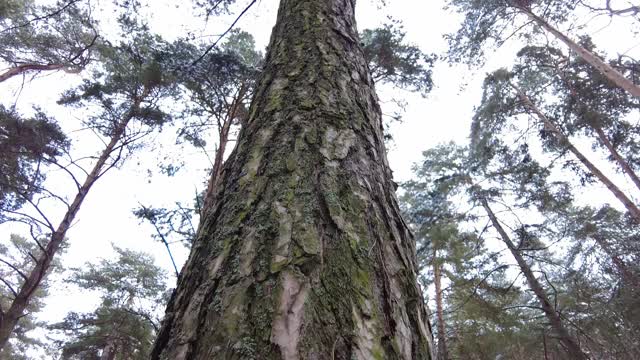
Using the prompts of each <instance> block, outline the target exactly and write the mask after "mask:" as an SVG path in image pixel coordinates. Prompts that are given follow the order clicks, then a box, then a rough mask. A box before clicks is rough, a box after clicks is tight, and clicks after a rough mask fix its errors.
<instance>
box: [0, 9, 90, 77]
mask: <svg viewBox="0 0 640 360" xmlns="http://www.w3.org/2000/svg"><path fill="white" fill-rule="evenodd" d="M89 6H90V5H89V4H85V2H84V1H82V0H67V1H56V2H55V3H53V4H49V5H37V4H36V2H35V1H31V0H28V1H14V0H10V1H3V2H2V4H0V61H1V62H4V63H5V65H8V66H12V67H13V66H21V65H60V66H61V68H62V69H64V70H66V71H71V72H76V71H80V70H82V69H84V67H85V66H86V65H87V64H88V63H89V62H90V61H91V60H92V51H91V49H92V47H93V46H94V45H95V44H96V41H97V38H98V35H97V33H96V31H95V29H94V23H93V20H92V19H91V16H90V11H89ZM56 69H59V68H56Z"/></svg>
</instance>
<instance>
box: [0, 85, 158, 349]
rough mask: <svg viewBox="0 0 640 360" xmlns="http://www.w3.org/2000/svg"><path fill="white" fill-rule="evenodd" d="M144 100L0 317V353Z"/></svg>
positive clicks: (96, 166)
mask: <svg viewBox="0 0 640 360" xmlns="http://www.w3.org/2000/svg"><path fill="white" fill-rule="evenodd" d="M144 96H146V91H145V92H144V94H143V96H141V97H139V98H138V99H136V101H135V103H134V105H133V107H132V110H131V111H130V113H129V114H128V115H127V116H125V117H124V118H123V119H122V121H121V122H119V123H118V124H116V126H115V128H114V131H113V134H112V135H111V139H110V141H109V143H108V144H107V146H106V147H105V148H104V150H102V153H101V154H100V157H99V158H98V161H97V162H96V163H95V164H94V166H93V168H92V169H91V172H90V173H89V174H88V175H87V177H86V179H85V181H84V183H83V184H82V185H81V186H80V187H79V188H78V192H77V193H76V195H75V197H74V199H73V202H72V203H71V204H70V205H69V207H68V209H67V212H66V213H65V214H64V217H63V218H62V221H61V222H60V223H59V224H58V226H57V228H56V229H55V231H53V233H52V234H51V237H50V238H49V242H48V243H47V245H46V246H45V248H44V250H43V251H42V253H41V254H40V255H39V256H38V257H37V260H36V264H35V266H34V268H33V269H32V270H31V272H30V273H29V275H27V278H26V279H25V281H24V283H23V284H22V286H21V287H20V290H19V291H18V294H17V296H16V297H15V298H14V299H13V301H12V302H11V305H10V306H9V308H8V309H7V311H5V312H3V313H2V314H1V316H0V349H2V348H3V347H4V346H5V345H6V343H7V341H8V340H9V338H10V337H11V333H12V332H13V329H14V328H15V326H16V324H17V323H18V321H19V320H20V318H21V317H22V316H24V310H25V309H26V308H27V306H28V304H29V301H30V300H31V296H32V295H33V293H34V292H35V291H36V290H37V289H38V287H39V286H40V283H41V282H42V280H43V279H44V278H45V276H46V275H47V272H48V271H49V268H50V267H51V263H52V261H53V258H54V257H55V256H56V255H57V253H58V251H59V250H60V246H62V243H63V242H64V239H65V237H66V234H67V231H68V230H69V228H70V227H71V224H72V223H73V220H74V219H75V218H76V216H77V215H78V212H79V211H80V207H81V206H82V203H83V202H84V200H85V198H86V197H87V194H88V193H89V190H91V188H92V187H93V185H94V184H95V182H96V181H97V180H98V178H99V177H100V176H102V175H103V174H104V169H105V165H106V164H107V161H108V159H109V157H110V156H111V154H112V153H113V151H114V149H115V148H116V146H117V145H118V142H119V141H120V140H121V139H122V137H123V136H124V133H125V130H126V128H127V125H128V123H129V121H130V120H131V119H132V118H133V114H134V113H135V111H136V110H135V109H137V108H138V107H139V105H140V102H141V101H142V98H143V97H144Z"/></svg>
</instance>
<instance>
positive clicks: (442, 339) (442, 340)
mask: <svg viewBox="0 0 640 360" xmlns="http://www.w3.org/2000/svg"><path fill="white" fill-rule="evenodd" d="M433 282H434V284H435V286H436V318H437V319H438V352H437V358H438V360H448V359H449V354H448V351H447V333H446V327H445V324H444V309H443V307H442V273H441V272H440V264H439V263H438V257H437V252H436V251H435V249H434V251H433Z"/></svg>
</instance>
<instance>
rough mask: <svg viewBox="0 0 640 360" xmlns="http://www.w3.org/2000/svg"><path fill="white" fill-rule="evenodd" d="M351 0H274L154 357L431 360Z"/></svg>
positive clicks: (411, 255)
mask: <svg viewBox="0 0 640 360" xmlns="http://www.w3.org/2000/svg"><path fill="white" fill-rule="evenodd" d="M354 7H355V2H354V1H353V0H281V2H280V10H279V14H278V21H277V23H276V26H275V28H274V31H273V35H272V39H271V43H270V46H269V51H268V54H267V59H266V64H265V69H264V72H263V77H262V79H261V81H260V84H259V86H258V88H257V91H256V92H255V95H254V98H253V101H252V105H251V109H250V112H249V118H248V120H247V124H246V126H244V127H243V129H242V132H241V134H240V137H239V139H238V144H237V146H236V148H235V150H234V151H233V153H232V154H231V156H230V157H229V158H228V159H227V161H226V162H225V165H224V168H223V170H222V173H221V177H220V182H219V188H218V189H216V195H215V198H214V200H213V202H212V204H213V207H212V208H211V209H209V210H208V211H207V212H206V214H205V216H204V217H203V219H202V222H203V224H202V226H200V229H199V231H198V235H197V237H196V240H195V242H194V245H193V248H192V251H191V255H190V257H189V260H188V261H187V263H186V265H185V266H184V268H183V270H182V273H181V274H180V279H179V281H178V286H177V289H176V291H175V292H174V295H173V297H172V299H171V301H170V302H169V305H168V308H167V312H166V316H165V319H164V321H163V326H162V328H161V330H160V332H159V334H158V337H157V340H156V343H155V346H154V350H153V352H152V359H172V360H185V359H246V358H256V359H404V360H408V359H433V356H432V351H433V347H432V338H431V331H430V328H429V325H428V322H427V321H428V315H427V312H426V308H425V306H424V302H423V299H422V295H421V292H420V289H419V287H418V285H417V270H416V269H417V260H416V253H415V243H414V240H413V238H412V236H411V234H410V232H409V230H408V228H407V226H406V224H405V223H404V221H403V220H402V218H401V217H400V211H399V208H398V205H397V201H396V198H395V194H394V187H393V183H392V178H391V172H390V170H389V167H388V165H387V161H386V154H385V150H384V141H383V136H382V123H381V114H380V108H379V106H378V102H377V97H376V95H375V92H374V90H373V83H372V80H371V76H370V74H369V71H368V69H367V65H366V62H365V60H364V56H363V52H362V49H361V47H360V43H359V40H358V34H357V32H356V28H355V20H354Z"/></svg>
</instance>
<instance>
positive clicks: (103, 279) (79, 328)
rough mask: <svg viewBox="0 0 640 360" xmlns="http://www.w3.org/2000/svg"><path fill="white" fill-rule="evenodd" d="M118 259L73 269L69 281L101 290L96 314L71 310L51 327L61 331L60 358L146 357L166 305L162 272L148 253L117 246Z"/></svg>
mask: <svg viewBox="0 0 640 360" xmlns="http://www.w3.org/2000/svg"><path fill="white" fill-rule="evenodd" d="M114 250H115V252H116V254H117V258H116V259H113V260H106V259H103V260H101V261H100V263H99V264H92V263H87V264H86V265H85V266H83V268H78V269H74V270H73V273H72V274H71V278H70V282H71V283H72V284H75V285H77V286H78V287H80V288H81V289H83V290H88V291H92V292H98V293H99V294H100V297H101V302H100V304H99V305H98V307H97V308H96V310H95V311H93V312H92V313H75V312H71V313H69V314H68V315H67V316H66V317H65V319H64V321H62V322H61V323H57V324H53V325H51V326H50V329H52V330H56V331H59V332H62V333H63V334H64V335H65V338H64V340H60V341H58V347H59V348H60V349H61V350H62V359H101V360H102V359H105V360H116V359H118V360H124V359H132V360H134V359H140V360H141V359H147V358H148V357H149V351H150V349H151V345H152V343H153V339H154V337H155V334H156V331H157V327H158V323H159V321H158V319H157V318H156V315H157V313H158V312H157V310H158V308H159V307H162V306H164V305H165V301H164V298H165V296H166V293H165V291H166V288H165V283H164V278H165V276H164V274H163V271H162V270H161V269H160V268H158V267H157V266H155V265H154V264H153V263H154V259H153V258H152V257H151V256H149V255H147V254H144V253H138V252H134V251H130V250H126V249H120V248H117V247H114Z"/></svg>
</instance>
